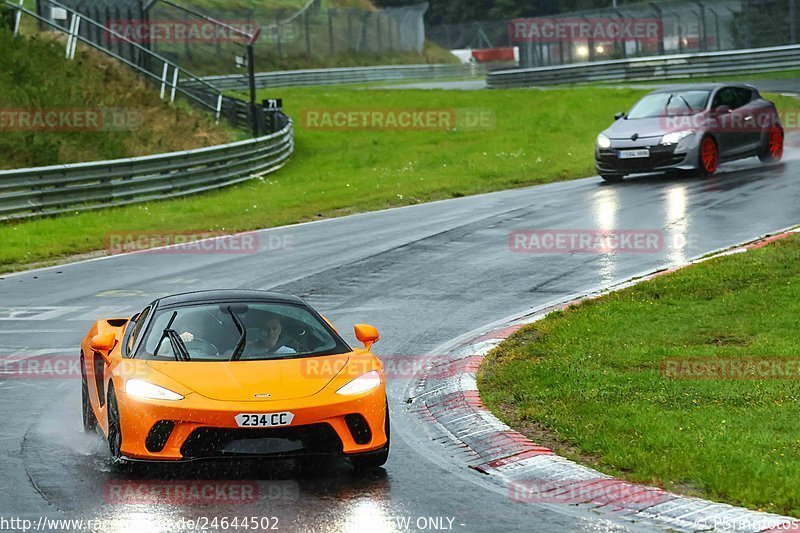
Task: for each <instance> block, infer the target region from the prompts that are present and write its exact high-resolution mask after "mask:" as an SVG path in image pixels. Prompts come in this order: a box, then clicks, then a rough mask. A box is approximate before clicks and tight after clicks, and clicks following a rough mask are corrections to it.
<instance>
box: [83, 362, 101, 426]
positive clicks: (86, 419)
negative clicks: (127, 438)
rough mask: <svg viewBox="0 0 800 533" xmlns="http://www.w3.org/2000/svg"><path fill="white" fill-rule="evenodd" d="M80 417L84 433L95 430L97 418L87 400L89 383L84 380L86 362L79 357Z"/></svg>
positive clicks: (90, 403)
mask: <svg viewBox="0 0 800 533" xmlns="http://www.w3.org/2000/svg"><path fill="white" fill-rule="evenodd" d="M81 415H82V419H83V431H84V433H94V432H95V431H96V430H97V418H96V417H95V416H94V410H93V409H92V402H91V401H90V400H89V383H88V382H87V380H86V361H85V360H84V359H83V357H81Z"/></svg>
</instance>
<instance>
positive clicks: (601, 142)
mask: <svg viewBox="0 0 800 533" xmlns="http://www.w3.org/2000/svg"><path fill="white" fill-rule="evenodd" d="M597 146H598V147H599V148H611V139H609V138H608V137H606V136H605V135H603V134H602V133H601V134H600V135H598V136H597Z"/></svg>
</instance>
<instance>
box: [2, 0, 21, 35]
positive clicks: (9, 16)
mask: <svg viewBox="0 0 800 533" xmlns="http://www.w3.org/2000/svg"><path fill="white" fill-rule="evenodd" d="M16 11H17V10H16V9H12V8H10V7H8V6H0V31H3V30H11V31H13V30H14V15H15V14H16Z"/></svg>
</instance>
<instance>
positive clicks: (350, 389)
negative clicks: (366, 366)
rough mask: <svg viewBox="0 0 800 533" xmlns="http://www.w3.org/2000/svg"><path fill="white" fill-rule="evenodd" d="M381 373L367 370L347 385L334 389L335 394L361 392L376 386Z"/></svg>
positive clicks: (378, 383)
mask: <svg viewBox="0 0 800 533" xmlns="http://www.w3.org/2000/svg"><path fill="white" fill-rule="evenodd" d="M381 381H382V380H381V375H380V373H379V372H378V371H377V370H373V371H371V372H367V373H366V374H364V375H362V376H359V377H357V378H356V379H354V380H353V381H351V382H349V383H348V384H347V385H345V386H343V387H342V388H340V389H339V390H337V391H336V394H343V395H346V396H347V395H351V394H362V393H364V392H369V391H371V390H372V389H374V388H377V387H378V386H379V385H380V384H381Z"/></svg>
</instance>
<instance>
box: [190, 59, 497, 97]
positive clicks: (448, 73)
mask: <svg viewBox="0 0 800 533" xmlns="http://www.w3.org/2000/svg"><path fill="white" fill-rule="evenodd" d="M484 73H485V70H484V67H483V66H482V65H478V64H474V63H472V64H457V65H446V64H445V65H390V66H380V67H348V68H324V69H307V70H287V71H281V72H262V73H259V74H256V86H257V87H258V88H260V89H263V88H268V87H294V86H312V85H341V84H346V83H369V82H376V81H378V82H379V81H395V80H431V79H442V78H460V77H466V76H469V77H477V76H482V75H483V74H484ZM202 81H203V82H205V83H208V84H211V85H213V86H214V87H216V88H217V89H218V90H223V91H231V90H233V91H243V90H246V89H247V87H248V86H247V76H244V75H240V74H235V75H231V76H205V77H203V78H202ZM196 83H198V82H197V81H196V80H181V85H183V86H187V87H190V86H192V85H194V84H196Z"/></svg>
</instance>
